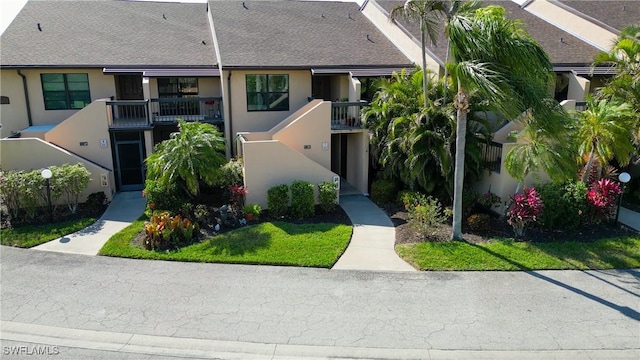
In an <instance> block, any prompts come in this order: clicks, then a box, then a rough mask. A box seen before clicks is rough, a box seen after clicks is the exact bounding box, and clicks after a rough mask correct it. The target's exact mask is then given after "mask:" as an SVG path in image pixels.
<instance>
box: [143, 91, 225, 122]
mask: <svg viewBox="0 0 640 360" xmlns="http://www.w3.org/2000/svg"><path fill="white" fill-rule="evenodd" d="M178 119H182V120H185V121H200V122H207V123H214V124H215V123H222V122H223V119H224V117H223V115H222V98H220V97H205V98H202V97H200V98H199V97H184V98H160V99H151V122H153V123H154V124H167V123H175V122H177V120H178Z"/></svg>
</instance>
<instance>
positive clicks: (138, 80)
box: [116, 75, 144, 100]
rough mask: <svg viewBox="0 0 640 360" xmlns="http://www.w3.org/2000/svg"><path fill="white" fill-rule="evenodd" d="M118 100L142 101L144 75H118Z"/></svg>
mask: <svg viewBox="0 0 640 360" xmlns="http://www.w3.org/2000/svg"><path fill="white" fill-rule="evenodd" d="M116 81H117V82H118V84H117V85H118V88H117V89H118V93H117V95H118V100H142V99H143V98H144V95H143V93H142V75H118V76H116Z"/></svg>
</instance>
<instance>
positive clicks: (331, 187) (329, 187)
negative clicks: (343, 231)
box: [318, 181, 338, 213]
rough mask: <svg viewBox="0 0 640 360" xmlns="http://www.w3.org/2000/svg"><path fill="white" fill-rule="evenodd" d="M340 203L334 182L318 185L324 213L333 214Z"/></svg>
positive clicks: (324, 182) (319, 199)
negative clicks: (338, 202) (337, 203)
mask: <svg viewBox="0 0 640 360" xmlns="http://www.w3.org/2000/svg"><path fill="white" fill-rule="evenodd" d="M336 201H338V189H337V187H336V184H335V183H334V182H333V181H323V182H321V183H318V203H319V204H320V208H322V210H323V211H324V212H327V213H329V212H332V211H333V210H335V208H336Z"/></svg>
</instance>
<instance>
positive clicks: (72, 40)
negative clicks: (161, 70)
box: [0, 1, 217, 67]
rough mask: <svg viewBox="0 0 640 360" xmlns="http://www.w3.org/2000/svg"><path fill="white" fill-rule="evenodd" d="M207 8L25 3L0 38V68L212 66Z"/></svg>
mask: <svg viewBox="0 0 640 360" xmlns="http://www.w3.org/2000/svg"><path fill="white" fill-rule="evenodd" d="M206 9H207V8H206V4H179V3H158V2H134V1H131V2H129V1H29V2H28V3H27V4H26V5H25V7H24V8H23V10H22V11H21V12H20V13H19V14H18V16H17V17H16V18H15V20H14V21H13V22H12V23H11V25H10V26H9V27H8V28H7V30H6V31H5V32H4V34H3V35H2V37H1V38H0V46H1V54H0V61H1V63H2V65H3V66H19V65H22V66H75V67H83V66H84V67H94V66H95V67H101V66H178V67H179V66H183V67H184V66H189V67H213V66H214V65H216V64H217V61H216V57H215V51H214V46H213V41H212V37H211V32H210V30H209V23H208V20H207V11H206ZM163 15H164V17H166V19H165V18H163ZM38 23H40V26H41V28H42V31H39V30H38V28H37V24H38ZM203 41H204V42H205V43H206V45H203V43H202V42H203Z"/></svg>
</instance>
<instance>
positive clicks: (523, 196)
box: [507, 188, 543, 237]
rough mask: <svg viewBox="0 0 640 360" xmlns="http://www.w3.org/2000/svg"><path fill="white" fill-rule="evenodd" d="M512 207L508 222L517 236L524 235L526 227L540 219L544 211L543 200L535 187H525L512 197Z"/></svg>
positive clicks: (508, 212) (508, 214) (508, 213)
mask: <svg viewBox="0 0 640 360" xmlns="http://www.w3.org/2000/svg"><path fill="white" fill-rule="evenodd" d="M511 201H512V204H511V207H510V208H509V211H507V222H508V223H509V225H511V226H512V227H513V231H514V232H515V234H516V236H517V237H522V236H524V231H525V229H526V227H527V226H528V225H529V224H531V223H533V222H536V221H537V220H538V216H540V212H541V211H542V206H543V204H542V200H541V199H540V196H539V195H538V193H537V192H536V189H535V188H525V189H524V190H523V192H521V193H517V194H514V195H513V196H512V197H511Z"/></svg>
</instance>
